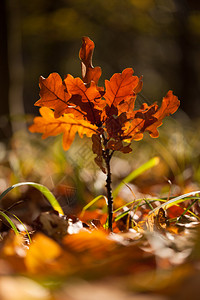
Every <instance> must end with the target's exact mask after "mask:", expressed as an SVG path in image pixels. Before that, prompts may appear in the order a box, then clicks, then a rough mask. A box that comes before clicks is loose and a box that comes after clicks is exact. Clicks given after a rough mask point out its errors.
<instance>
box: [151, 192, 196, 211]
mask: <svg viewBox="0 0 200 300" xmlns="http://www.w3.org/2000/svg"><path fill="white" fill-rule="evenodd" d="M196 194H200V191H195V192H190V193H187V194H183V195H181V196H178V197H175V198H173V199H171V200H169V201H167V202H165V203H163V204H162V205H160V206H158V207H156V208H154V209H153V210H152V211H150V212H149V215H151V214H153V213H155V212H156V211H157V210H159V209H160V208H163V207H165V209H167V208H169V207H171V206H173V205H176V204H178V203H181V202H184V201H185V200H188V198H187V197H192V196H195V195H196ZM199 200H200V198H199Z"/></svg>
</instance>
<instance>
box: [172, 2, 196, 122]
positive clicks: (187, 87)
mask: <svg viewBox="0 0 200 300" xmlns="http://www.w3.org/2000/svg"><path fill="white" fill-rule="evenodd" d="M176 4H177V8H178V10H177V11H178V35H179V41H178V42H179V46H180V51H181V62H180V84H181V86H180V88H181V94H180V95H179V98H180V99H181V108H182V109H183V110H184V111H185V112H186V113H187V114H188V116H190V117H199V115H200V105H199V104H200V103H199V102H200V87H199V84H198V74H197V70H196V61H195V56H196V57H197V55H195V51H198V50H197V46H196V45H195V43H196V39H195V38H194V36H191V31H190V28H189V25H188V19H189V14H190V12H191V11H193V10H199V9H200V2H199V1H196V0H195V1H184V0H181V1H180V0H177V1H176Z"/></svg>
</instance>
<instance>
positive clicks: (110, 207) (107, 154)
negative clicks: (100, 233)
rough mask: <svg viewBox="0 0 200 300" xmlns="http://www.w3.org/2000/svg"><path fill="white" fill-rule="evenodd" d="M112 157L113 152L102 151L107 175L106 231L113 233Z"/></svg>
mask: <svg viewBox="0 0 200 300" xmlns="http://www.w3.org/2000/svg"><path fill="white" fill-rule="evenodd" d="M112 155H113V152H112V153H110V151H109V149H106V150H105V151H104V155H103V157H104V161H105V164H106V173H107V178H106V190H107V199H108V229H109V230H110V231H113V226H112V223H113V197H112V187H111V183H112V180H111V170H110V160H111V157H112Z"/></svg>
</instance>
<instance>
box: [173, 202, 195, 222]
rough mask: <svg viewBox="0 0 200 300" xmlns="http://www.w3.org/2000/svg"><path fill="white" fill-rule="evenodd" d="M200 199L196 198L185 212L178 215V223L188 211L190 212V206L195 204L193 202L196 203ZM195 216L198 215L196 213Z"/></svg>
mask: <svg viewBox="0 0 200 300" xmlns="http://www.w3.org/2000/svg"><path fill="white" fill-rule="evenodd" d="M197 201H198V199H195V200H194V201H193V202H192V203H191V204H190V205H189V206H188V207H187V208H186V209H185V210H184V212H183V213H182V214H181V215H180V217H178V218H177V221H176V223H178V222H179V221H180V220H181V219H182V217H183V216H184V215H185V214H186V213H187V212H189V210H190V208H191V207H192V206H193V204H195V203H196V202H197ZM195 217H196V215H195Z"/></svg>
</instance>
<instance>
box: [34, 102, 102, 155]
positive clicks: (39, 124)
mask: <svg viewBox="0 0 200 300" xmlns="http://www.w3.org/2000/svg"><path fill="white" fill-rule="evenodd" d="M40 114H41V117H35V118H34V123H33V124H32V125H31V126H30V127H29V130H30V131H31V132H39V133H43V135H42V138H43V139H45V138H47V137H49V136H56V135H58V134H61V133H63V148H64V150H68V149H69V148H70V146H71V144H72V142H73V140H74V138H75V135H76V133H78V134H79V136H80V137H83V135H84V134H85V135H86V136H88V137H91V136H92V134H94V133H95V132H96V130H97V127H96V126H95V125H92V124H91V123H90V122H88V121H86V120H77V119H76V118H75V117H74V115H73V114H64V115H63V116H62V117H60V118H57V119H55V118H54V113H53V111H52V110H51V109H49V108H47V107H41V108H40Z"/></svg>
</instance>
